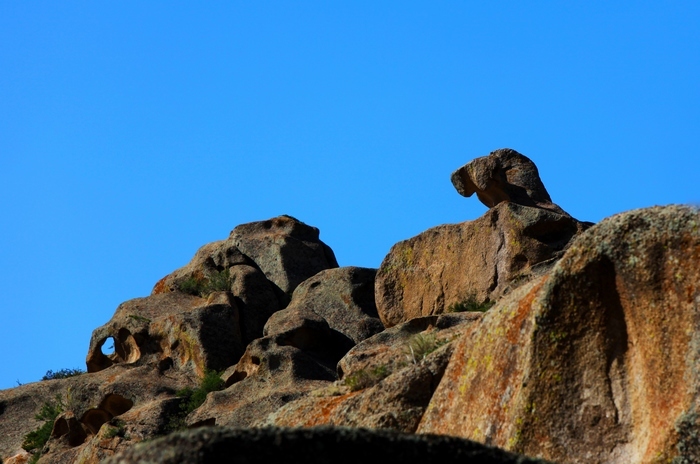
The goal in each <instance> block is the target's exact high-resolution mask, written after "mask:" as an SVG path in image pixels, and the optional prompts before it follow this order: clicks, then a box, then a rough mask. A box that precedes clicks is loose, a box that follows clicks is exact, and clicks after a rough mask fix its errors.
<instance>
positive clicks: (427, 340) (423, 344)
mask: <svg viewBox="0 0 700 464" xmlns="http://www.w3.org/2000/svg"><path fill="white" fill-rule="evenodd" d="M448 342H449V340H445V339H438V338H437V336H436V335H435V334H434V333H432V332H428V333H419V334H416V335H414V336H412V337H411V338H410V339H409V340H408V342H407V344H406V350H405V351H406V355H407V356H408V358H409V360H410V361H411V362H413V363H414V364H415V363H417V362H419V361H422V360H423V359H425V358H426V356H428V355H429V354H430V353H432V352H433V351H435V350H437V349H438V348H440V347H441V346H443V345H445V344H447V343H448Z"/></svg>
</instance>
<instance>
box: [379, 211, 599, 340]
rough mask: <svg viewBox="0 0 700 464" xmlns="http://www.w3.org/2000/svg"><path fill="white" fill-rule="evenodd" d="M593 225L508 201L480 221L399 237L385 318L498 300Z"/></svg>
mask: <svg viewBox="0 0 700 464" xmlns="http://www.w3.org/2000/svg"><path fill="white" fill-rule="evenodd" d="M588 226H589V224H587V223H582V222H579V221H577V220H575V219H573V218H572V217H570V216H569V215H566V214H559V213H556V212H552V211H550V210H547V209H542V208H535V207H529V206H522V205H519V204H517V203H512V202H501V203H499V204H497V205H496V206H495V207H493V208H491V209H490V210H489V211H487V212H486V214H485V215H484V216H482V217H480V218H478V219H476V220H474V221H467V222H463V223H461V224H447V225H442V226H438V227H434V228H432V229H429V230H427V231H425V232H423V233H421V234H419V235H417V236H416V237H413V238H411V239H408V240H404V241H402V242H399V243H397V244H396V245H394V246H393V247H392V248H391V250H390V251H389V254H388V255H387V256H386V257H385V258H384V261H383V262H382V264H381V266H380V267H379V271H378V272H377V279H376V287H375V292H376V293H375V297H376V302H377V311H378V313H379V317H380V318H381V320H382V322H383V323H384V325H385V326H386V327H391V326H393V325H395V324H398V323H400V322H403V321H407V320H410V319H412V318H415V317H420V316H427V315H431V314H441V313H443V312H445V311H446V310H447V309H449V307H450V306H452V305H455V304H458V303H460V302H462V301H464V300H467V299H470V298H471V299H475V300H476V301H478V302H483V301H487V300H492V301H495V300H497V299H498V298H500V297H501V296H502V295H503V294H504V293H506V292H508V291H510V290H511V289H512V288H513V287H516V286H517V285H519V284H521V283H522V282H525V281H527V280H528V279H530V278H532V277H533V276H537V275H541V274H543V273H544V272H545V271H546V270H547V269H548V268H549V267H550V266H551V265H552V264H553V263H554V262H555V260H556V259H557V258H559V257H561V255H562V252H563V251H564V250H565V249H566V247H567V246H568V244H569V243H570V241H571V240H572V239H573V238H574V237H575V236H577V235H578V234H580V233H581V232H582V231H583V230H585V229H586V228H587V227H588Z"/></svg>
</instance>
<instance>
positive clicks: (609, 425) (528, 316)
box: [419, 206, 700, 463]
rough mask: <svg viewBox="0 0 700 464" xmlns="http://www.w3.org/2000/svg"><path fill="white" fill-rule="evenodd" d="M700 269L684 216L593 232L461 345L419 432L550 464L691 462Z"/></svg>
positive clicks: (697, 224) (691, 215)
mask: <svg viewBox="0 0 700 464" xmlns="http://www.w3.org/2000/svg"><path fill="white" fill-rule="evenodd" d="M699 264H700V216H699V215H698V212H697V210H695V209H691V208H686V207H678V206H671V207H655V208H648V209H642V210H636V211H632V212H629V213H623V214H619V215H616V216H613V217H611V218H609V219H606V220H604V221H602V222H601V223H600V224H598V225H596V226H594V227H592V228H591V229H590V230H588V231H587V232H586V233H584V234H583V235H582V236H581V237H579V238H578V239H576V240H575V241H574V243H573V244H572V245H571V247H570V249H569V250H568V251H567V252H566V254H565V256H564V257H563V258H562V259H561V261H559V263H558V264H557V265H556V267H555V268H554V269H553V270H552V271H551V273H550V274H549V275H548V276H545V277H543V278H541V279H539V280H536V281H534V282H532V283H531V284H529V286H528V287H526V288H524V289H523V294H522V295H521V296H520V297H519V298H518V299H516V300H511V301H507V302H503V303H499V304H498V305H497V306H496V307H494V308H493V309H492V310H491V311H489V313H487V314H486V315H485V317H484V318H483V319H482V320H481V322H480V324H479V327H478V329H476V330H474V331H473V332H472V333H471V334H470V335H469V336H468V337H463V338H462V339H460V341H459V342H458V343H457V345H456V346H455V352H454V355H453V356H452V358H451V361H450V364H449V365H448V367H447V370H446V372H445V375H444V377H443V380H442V382H441V384H440V386H439V387H438V389H437V391H436V393H435V395H433V398H432V400H431V404H430V406H429V407H428V412H427V413H426V414H425V416H424V417H423V420H422V422H421V425H420V427H419V431H420V432H422V433H445V434H449V435H457V436H462V437H466V438H470V439H473V440H477V441H481V442H484V443H489V444H493V445H495V446H500V447H504V448H506V449H511V450H516V451H519V452H523V453H526V454H528V455H534V456H543V457H546V458H548V459H552V460H554V461H557V462H572V463H573V462H577V463H580V462H591V463H592V462H608V463H629V462H671V461H672V460H673V459H677V460H679V461H678V462H697V461H698V459H700V454H699V450H698V446H697V441H696V438H695V437H696V433H697V430H698V423H697V414H696V411H697V408H698V400H697V398H698V397H700V395H699V393H700V376H699V374H698V370H697V365H698V360H700V340H698V334H699V333H700V266H699ZM674 462H675V461H674Z"/></svg>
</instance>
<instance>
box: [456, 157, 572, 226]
mask: <svg viewBox="0 0 700 464" xmlns="http://www.w3.org/2000/svg"><path fill="white" fill-rule="evenodd" d="M451 180H452V185H454V187H455V188H456V189H457V192H459V194H460V195H462V196H465V197H470V196H472V195H473V194H474V193H476V196H477V197H478V198H479V201H481V202H482V203H483V204H484V205H486V206H488V207H489V208H493V207H494V206H496V205H497V204H499V203H501V202H504V201H510V202H513V203H517V204H519V205H523V206H533V207H538V208H544V209H548V210H551V211H554V212H556V213H559V214H566V213H565V212H564V210H562V209H561V208H560V207H559V206H557V205H556V204H554V203H552V199H551V198H550V197H549V193H547V189H546V188H545V187H544V184H543V183H542V181H541V180H540V174H539V172H538V171H537V166H535V163H533V162H532V161H531V160H530V159H529V158H528V157H527V156H524V155H521V154H520V153H518V152H517V151H515V150H512V149H510V148H502V149H500V150H496V151H492V152H491V153H490V154H489V155H488V156H483V157H481V158H476V159H474V160H472V161H470V162H469V163H467V164H465V165H464V166H462V167H461V168H459V169H457V170H456V171H455V172H453V173H452V177H451Z"/></svg>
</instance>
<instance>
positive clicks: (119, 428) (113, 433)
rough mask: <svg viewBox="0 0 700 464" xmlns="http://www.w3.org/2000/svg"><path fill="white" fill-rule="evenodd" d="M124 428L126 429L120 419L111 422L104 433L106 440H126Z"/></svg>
mask: <svg viewBox="0 0 700 464" xmlns="http://www.w3.org/2000/svg"><path fill="white" fill-rule="evenodd" d="M125 427H126V424H124V421H123V420H121V419H116V420H113V421H112V423H110V425H109V428H108V429H107V431H106V432H105V435H104V436H105V437H106V438H114V437H122V438H127V435H126V428H125Z"/></svg>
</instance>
